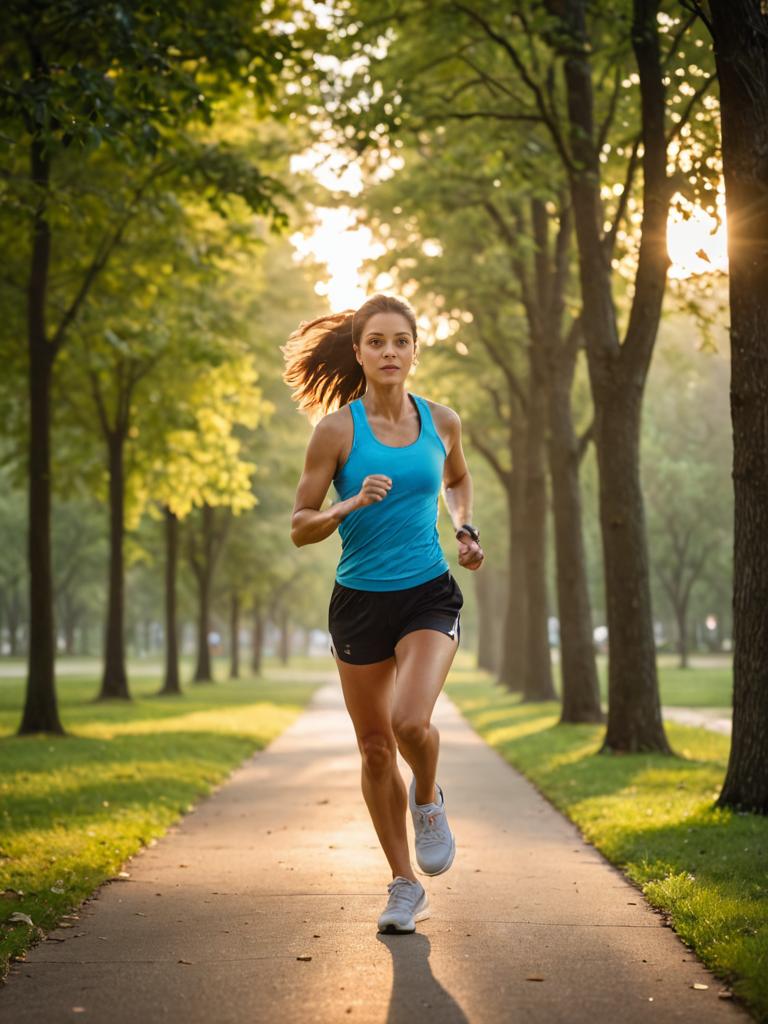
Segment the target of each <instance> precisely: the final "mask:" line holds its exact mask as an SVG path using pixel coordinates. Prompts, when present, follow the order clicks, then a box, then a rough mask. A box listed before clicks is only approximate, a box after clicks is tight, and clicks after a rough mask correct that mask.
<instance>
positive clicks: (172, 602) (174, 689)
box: [160, 505, 181, 696]
mask: <svg viewBox="0 0 768 1024" xmlns="http://www.w3.org/2000/svg"><path fill="white" fill-rule="evenodd" d="M164 512H165V674H164V676H163V687H162V689H161V690H160V693H162V694H171V695H173V696H180V695H181V678H180V675H179V632H178V623H177V621H176V572H177V566H178V557H179V520H178V518H177V517H176V515H175V514H174V513H173V512H172V511H171V509H170V508H168V506H167V505H166V507H165V509H164Z"/></svg>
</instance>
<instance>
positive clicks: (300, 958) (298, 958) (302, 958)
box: [296, 956, 312, 960]
mask: <svg viewBox="0 0 768 1024" xmlns="http://www.w3.org/2000/svg"><path fill="white" fill-rule="evenodd" d="M296 959H297V960H311V959H312V957H311V956H297V957H296Z"/></svg>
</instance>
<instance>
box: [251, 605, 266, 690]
mask: <svg viewBox="0 0 768 1024" xmlns="http://www.w3.org/2000/svg"><path fill="white" fill-rule="evenodd" d="M263 650H264V612H263V611H262V609H261V606H260V605H258V604H256V605H254V608H253V620H252V623H251V671H252V672H253V674H254V675H256V676H260V675H261V661H262V656H263Z"/></svg>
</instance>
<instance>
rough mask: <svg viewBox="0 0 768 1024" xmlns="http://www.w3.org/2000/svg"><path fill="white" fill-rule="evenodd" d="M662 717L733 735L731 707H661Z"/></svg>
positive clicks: (681, 723)
mask: <svg viewBox="0 0 768 1024" xmlns="http://www.w3.org/2000/svg"><path fill="white" fill-rule="evenodd" d="M661 714H662V718H668V719H669V720H670V722H678V723H679V724H680V725H698V726H701V728H703V729H709V730H710V731H711V732H721V733H723V735H724V736H730V735H731V712H730V709H729V708H667V707H663V708H662V709H661Z"/></svg>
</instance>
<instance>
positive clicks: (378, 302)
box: [280, 295, 418, 420]
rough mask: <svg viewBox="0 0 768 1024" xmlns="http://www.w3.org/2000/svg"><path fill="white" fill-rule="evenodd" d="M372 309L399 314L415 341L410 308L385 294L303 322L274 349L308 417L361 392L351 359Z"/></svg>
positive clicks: (361, 378) (360, 378)
mask: <svg viewBox="0 0 768 1024" xmlns="http://www.w3.org/2000/svg"><path fill="white" fill-rule="evenodd" d="M375 313H401V314H402V315H403V316H404V317H405V318H406V320H407V321H408V324H409V326H410V328H411V332H412V334H413V343H414V348H415V347H416V345H417V344H418V341H417V332H416V317H415V316H414V314H413V310H412V309H411V307H410V306H409V305H408V304H407V303H406V302H403V301H402V300H400V299H395V298H393V297H392V296H390V295H374V296H372V298H370V299H367V300H366V301H365V302H364V303H363V305H362V306H361V307H360V308H359V309H357V310H355V309H347V310H344V312H343V313H331V314H330V315H328V316H319V317H316V318H315V319H314V320H309V321H303V322H302V323H301V324H299V326H298V328H297V329H296V330H295V331H294V332H293V333H292V334H291V336H290V337H289V338H288V341H287V342H286V344H285V345H282V346H281V348H280V351H281V352H282V353H283V356H284V358H285V370H284V371H283V380H284V381H285V383H286V384H288V385H289V386H290V387H292V388H293V395H292V397H293V398H294V399H295V400H296V401H297V402H298V403H299V408H300V409H302V410H304V411H305V412H307V413H308V414H309V416H310V419H313V420H314V419H317V418H319V416H320V415H322V414H324V413H327V412H331V411H332V410H334V409H339V408H340V407H341V406H342V405H346V404H347V402H351V401H352V400H353V399H354V398H359V397H360V395H363V394H365V374H364V373H363V368H362V366H361V365H360V363H358V361H357V359H356V358H355V350H354V348H353V345H359V344H360V338H361V337H362V335H363V330H364V329H365V325H366V323H367V322H368V321H369V320H370V318H371V317H372V316H373V315H374V314H375Z"/></svg>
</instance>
